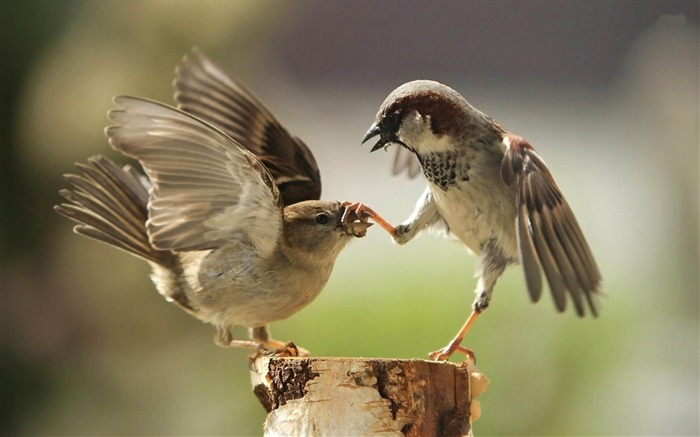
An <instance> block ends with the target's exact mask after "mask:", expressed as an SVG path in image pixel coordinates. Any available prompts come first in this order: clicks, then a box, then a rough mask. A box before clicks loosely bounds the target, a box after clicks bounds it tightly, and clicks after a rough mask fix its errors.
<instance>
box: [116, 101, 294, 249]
mask: <svg viewBox="0 0 700 437" xmlns="http://www.w3.org/2000/svg"><path fill="white" fill-rule="evenodd" d="M114 101H115V103H116V104H117V105H119V106H120V107H121V109H114V110H112V111H110V112H109V117H110V119H111V120H112V121H113V122H114V123H115V125H114V126H110V127H108V128H107V129H106V130H105V132H106V135H107V137H108V138H109V143H110V145H111V146H112V147H113V148H114V149H116V150H118V151H120V152H122V153H124V154H125V155H127V156H130V157H133V158H136V159H138V160H139V162H140V163H141V165H142V166H143V168H144V170H145V171H146V174H147V175H148V177H149V179H150V181H151V183H152V188H151V192H150V199H149V202H148V221H147V222H146V228H147V232H148V236H149V239H150V241H151V244H153V246H154V247H155V248H157V249H163V250H175V251H178V250H179V251H188V250H205V249H212V248H216V247H220V246H221V245H224V244H226V243H227V242H229V241H234V240H235V241H241V242H246V243H249V244H252V245H253V246H255V247H256V248H257V249H258V251H259V253H260V254H261V255H262V256H265V255H267V254H270V253H271V252H272V251H273V250H274V248H275V246H276V244H277V240H278V237H279V233H280V231H281V226H282V202H281V199H280V196H279V192H278V190H277V188H276V186H275V184H274V182H273V180H272V177H271V176H270V174H269V173H268V171H267V170H266V169H265V166H264V165H263V164H262V163H261V162H260V160H258V159H257V158H256V157H255V155H253V154H252V153H250V152H249V151H247V150H246V149H245V148H243V147H241V146H240V145H238V144H237V143H236V142H235V141H234V140H233V139H232V138H230V137H229V136H228V135H226V134H225V133H224V132H221V131H220V130H219V129H217V128H216V127H214V126H212V125H210V124H208V123H206V122H204V121H202V120H199V119H198V118H197V117H194V116H192V115H190V114H187V113H184V112H182V111H180V110H178V109H176V108H172V107H169V106H167V105H164V104H161V103H157V102H153V101H150V100H145V99H139V98H134V97H116V98H115V99H114Z"/></svg>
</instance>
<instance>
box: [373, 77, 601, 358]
mask: <svg viewBox="0 0 700 437" xmlns="http://www.w3.org/2000/svg"><path fill="white" fill-rule="evenodd" d="M377 136H378V137H379V141H378V142H377V143H376V145H375V146H374V147H373V148H372V150H371V151H376V150H379V149H382V148H384V149H387V148H388V147H390V146H391V145H397V146H399V147H398V149H397V150H398V151H397V154H396V157H395V161H394V168H393V170H394V173H395V174H396V173H401V172H407V173H408V174H409V176H411V177H413V176H415V175H417V174H418V173H419V171H420V170H422V172H423V174H424V175H425V177H426V179H427V182H428V186H427V188H426V189H425V191H424V192H423V194H422V195H421V196H420V198H419V199H418V202H417V203H416V207H415V209H414V211H413V213H412V214H411V216H410V217H409V218H408V219H407V220H406V221H404V222H403V223H402V224H400V225H398V226H396V227H394V226H392V225H391V224H389V223H388V222H387V221H386V220H385V219H383V218H382V217H381V216H379V215H378V214H376V213H375V212H374V211H372V210H371V209H370V208H368V207H364V208H362V211H363V212H364V214H371V215H372V217H373V219H374V220H375V221H376V222H377V223H378V224H380V225H381V226H382V227H384V228H385V229H386V230H387V231H388V232H389V233H390V234H391V235H392V236H393V239H394V241H395V242H396V243H398V244H404V243H407V242H408V241H410V240H411V239H413V237H415V236H416V235H417V234H418V233H420V232H421V231H423V230H424V229H426V228H437V229H441V230H444V231H445V232H446V233H447V234H449V235H450V236H451V237H454V238H456V239H458V240H459V241H461V242H462V243H463V244H464V245H465V246H467V248H468V249H469V250H470V251H471V252H473V253H474V254H476V255H478V256H479V265H478V268H477V272H476V276H477V277H478V283H477V287H476V291H475V294H476V298H475V300H474V303H473V306H472V307H473V310H472V312H471V314H470V315H469V317H468V318H467V321H466V323H465V324H464V325H463V326H462V328H461V329H460V330H459V332H458V333H457V335H456V336H455V337H454V338H453V339H452V341H450V342H449V343H448V344H447V345H446V346H445V347H444V348H442V349H439V350H437V351H435V352H432V353H431V354H430V357H431V358H432V359H437V360H444V359H447V358H449V357H450V356H451V355H452V354H453V353H454V352H455V351H457V350H463V351H466V350H465V349H464V348H462V347H461V342H462V340H463V338H464V336H465V335H466V333H467V331H468V330H469V328H470V327H471V325H472V324H473V323H474V321H475V320H476V318H477V317H478V315H479V314H481V313H482V312H483V311H484V310H485V309H486V308H487V307H488V306H489V303H490V302H491V296H492V293H493V289H494V286H495V285H496V282H497V280H498V278H499V277H500V276H501V275H502V274H503V272H504V270H505V269H506V267H508V266H509V265H512V264H518V263H519V264H521V265H522V267H523V271H524V273H525V282H526V285H527V289H528V292H529V294H530V297H531V299H532V300H533V301H534V302H537V301H538V300H539V299H540V297H541V294H542V277H541V272H544V276H545V277H546V279H547V283H548V284H549V289H550V291H551V294H552V297H553V299H554V303H555V305H556V308H557V310H559V311H564V310H565V309H566V306H567V301H568V300H571V302H572V303H573V306H574V309H575V311H576V313H577V314H578V315H579V316H581V317H583V316H584V315H585V313H586V308H588V311H589V312H590V313H591V314H592V315H593V316H597V314H598V305H599V303H598V301H599V295H600V292H599V286H600V281H601V275H600V272H599V270H598V267H597V265H596V262H595V260H594V259H593V255H592V253H591V250H590V248H589V247H588V243H586V239H585V238H584V236H583V233H582V232H581V229H580V227H579V225H578V222H577V221H576V218H575V217H574V213H573V211H572V210H571V208H570V207H569V204H568V203H567V201H566V199H565V198H564V196H563V194H562V193H561V191H560V190H559V188H558V187H557V184H556V183H555V182H554V178H553V177H552V174H551V172H550V171H549V169H548V168H547V165H546V164H545V162H544V160H543V159H542V158H541V157H540V156H539V154H538V153H537V152H536V151H535V149H534V148H533V147H532V146H531V145H530V143H528V142H527V141H526V140H524V139H523V138H521V137H519V136H517V135H515V134H512V133H510V132H508V131H507V130H505V129H504V128H503V127H501V126H500V125H499V124H498V123H497V122H496V121H494V120H493V119H492V118H491V117H489V116H488V115H486V114H484V113H482V112H481V111H479V110H478V109H476V108H474V107H473V106H472V105H470V104H469V103H468V102H467V101H466V100H465V99H464V97H462V96H461V95H460V94H459V93H457V92H456V91H455V90H453V89H452V88H450V87H448V86H446V85H443V84H441V83H438V82H434V81H428V80H418V81H413V82H408V83H406V84H404V85H401V86H400V87H398V88H397V89H395V90H394V91H393V92H391V93H390V94H389V96H388V97H387V98H386V100H384V102H383V103H382V105H381V106H380V108H379V111H378V113H377V115H376V118H375V121H374V123H373V124H372V126H371V127H370V128H369V131H368V132H367V134H366V135H365V137H364V139H363V141H362V142H363V143H365V142H367V141H368V140H369V139H370V138H374V137H377Z"/></svg>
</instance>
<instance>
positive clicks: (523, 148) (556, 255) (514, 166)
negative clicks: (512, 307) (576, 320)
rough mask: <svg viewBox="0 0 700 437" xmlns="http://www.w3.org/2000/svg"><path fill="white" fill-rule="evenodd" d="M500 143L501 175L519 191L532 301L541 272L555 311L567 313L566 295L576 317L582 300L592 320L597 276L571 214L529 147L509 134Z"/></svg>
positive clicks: (521, 231)
mask: <svg viewBox="0 0 700 437" xmlns="http://www.w3.org/2000/svg"><path fill="white" fill-rule="evenodd" d="M503 142H504V144H505V145H506V152H505V156H504V158H503V162H502V164H501V176H502V178H503V181H504V182H505V183H506V185H508V186H512V185H514V184H516V187H517V210H518V214H517V222H516V226H517V236H518V250H519V253H520V261H521V264H522V266H523V269H524V271H525V281H526V283H527V287H528V291H529V292H530V297H531V298H532V300H533V301H537V300H539V298H540V296H541V293H542V279H541V276H540V269H542V270H544V274H545V277H546V278H547V282H548V283H549V288H550V290H551V292H552V296H553V298H554V302H555V304H556V307H557V309H558V310H559V311H564V310H565V309H566V294H567V292H568V294H569V295H570V296H571V298H572V300H573V302H574V306H575V308H576V312H577V313H578V314H579V316H583V315H584V303H583V299H584V298H585V300H586V301H587V302H588V306H589V307H590V310H591V313H592V314H593V315H594V316H596V315H597V312H598V311H597V297H598V294H599V292H598V286H599V284H600V281H601V276H600V272H599V271H598V267H597V265H596V263H595V260H594V259H593V255H592V254H591V250H590V248H589V247H588V243H586V239H585V238H584V236H583V233H582V232H581V228H580V227H579V225H578V222H577V221H576V217H574V213H573V211H572V210H571V208H570V207H569V204H568V203H567V202H566V199H564V196H563V195H562V193H561V191H559V188H558V187H557V184H556V183H555V182H554V179H553V177H552V174H551V173H550V172H549V170H548V169H547V167H546V165H545V163H544V161H543V160H542V158H540V157H539V155H538V154H537V152H536V151H535V149H534V148H533V147H532V146H531V145H530V144H529V143H527V142H526V141H525V140H523V139H522V138H520V137H516V136H514V135H510V134H509V135H506V136H505V137H504V139H503Z"/></svg>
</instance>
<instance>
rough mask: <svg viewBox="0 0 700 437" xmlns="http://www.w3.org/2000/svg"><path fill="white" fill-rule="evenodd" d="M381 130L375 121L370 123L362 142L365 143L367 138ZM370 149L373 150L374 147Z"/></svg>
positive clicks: (374, 135)
mask: <svg viewBox="0 0 700 437" xmlns="http://www.w3.org/2000/svg"><path fill="white" fill-rule="evenodd" d="M381 131H382V130H381V128H380V127H379V125H377V123H372V126H370V127H369V130H368V131H367V133H366V134H365V137H364V138H363V139H362V144H364V143H366V142H367V140H369V139H370V138H373V137H376V136H377V135H379V134H380V133H381ZM372 150H374V149H372Z"/></svg>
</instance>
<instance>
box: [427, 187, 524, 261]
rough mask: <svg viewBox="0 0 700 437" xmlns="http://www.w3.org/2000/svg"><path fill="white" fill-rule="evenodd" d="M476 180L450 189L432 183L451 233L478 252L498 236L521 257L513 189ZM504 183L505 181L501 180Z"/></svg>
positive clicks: (508, 249)
mask: <svg viewBox="0 0 700 437" xmlns="http://www.w3.org/2000/svg"><path fill="white" fill-rule="evenodd" d="M474 182H475V181H474V180H473V179H472V181H468V182H460V183H458V185H457V186H456V187H450V188H448V189H447V191H445V190H442V189H441V188H440V187H438V186H436V185H434V184H432V183H429V185H430V188H431V190H432V192H433V199H434V202H435V205H436V207H437V210H438V212H439V213H440V215H441V216H442V218H443V219H444V220H445V222H447V225H448V226H449V228H450V234H452V236H454V237H455V238H457V239H459V240H460V241H461V242H462V243H464V244H465V245H466V246H467V247H468V248H469V250H471V251H472V252H474V253H475V254H476V255H479V254H480V253H481V248H482V247H483V245H484V244H485V243H486V242H487V241H488V240H490V239H496V240H497V241H498V243H499V245H500V246H501V248H502V250H503V251H504V252H505V254H506V255H507V256H509V257H511V258H514V259H517V257H518V247H517V242H516V235H515V217H516V209H515V196H514V194H513V193H511V192H510V190H509V189H508V188H507V187H505V185H504V184H503V185H502V186H499V185H495V186H496V187H498V188H499V189H497V190H495V191H494V190H492V189H491V187H493V186H494V185H493V184H486V185H480V184H475V183H474ZM501 184H502V183H501Z"/></svg>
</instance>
